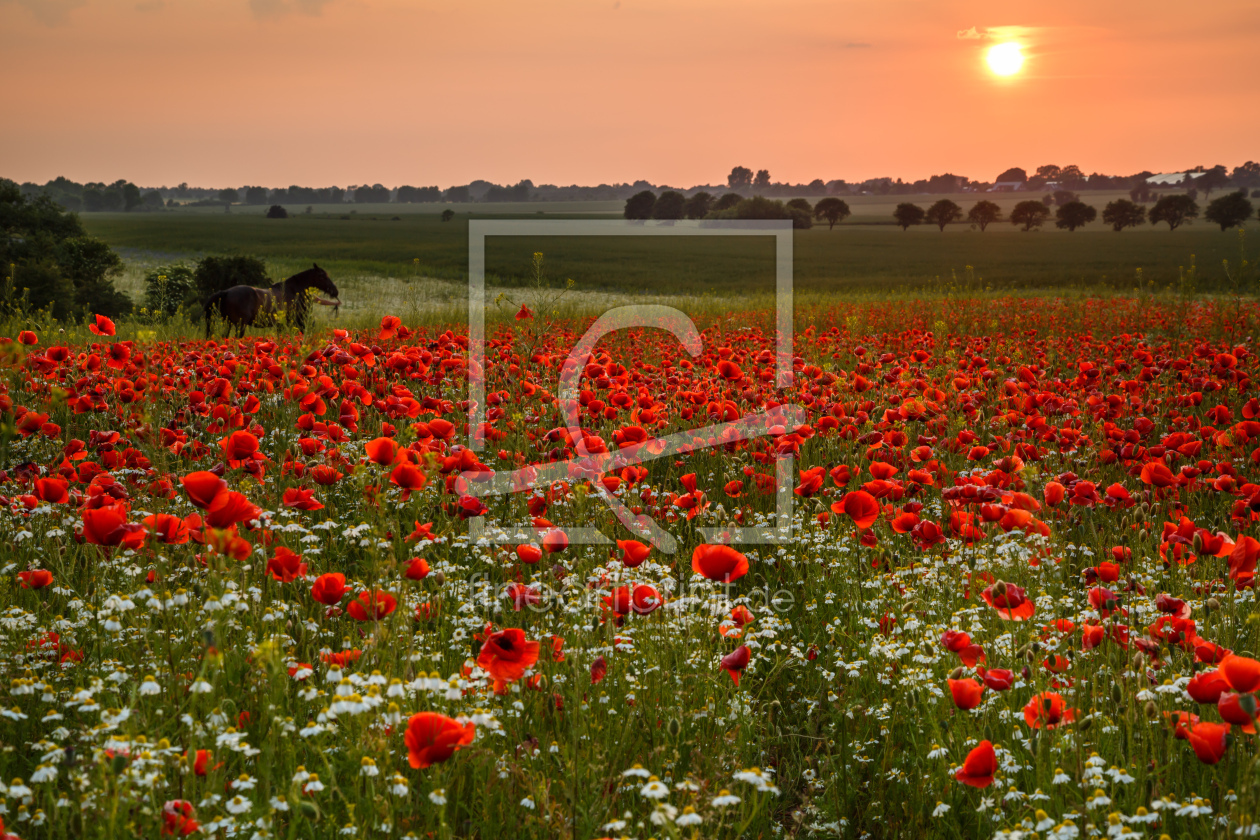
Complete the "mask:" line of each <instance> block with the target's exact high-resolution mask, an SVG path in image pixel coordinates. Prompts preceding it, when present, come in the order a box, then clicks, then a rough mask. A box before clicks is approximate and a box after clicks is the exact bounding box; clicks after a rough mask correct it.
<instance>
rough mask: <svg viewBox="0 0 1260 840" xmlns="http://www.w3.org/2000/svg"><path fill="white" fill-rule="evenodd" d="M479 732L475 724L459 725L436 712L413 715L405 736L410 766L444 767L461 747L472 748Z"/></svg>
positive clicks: (416, 767)
mask: <svg viewBox="0 0 1260 840" xmlns="http://www.w3.org/2000/svg"><path fill="white" fill-rule="evenodd" d="M476 732H477V728H476V726H474V725H473V723H472V721H469V722H468V723H460V722H459V721H457V720H453V719H451V718H448V717H447V716H446V715H440V714H438V713H437V712H421V713H420V714H418V715H412V716H411V718H410V719H409V720H408V721H407V732H406V734H404V735H403V741H404V743H406V745H407V762H408V763H409V764H410V765H411V766H412V767H414V768H415V769H417V770H423V769H424V768H426V767H429V766H430V765H433V764H441V763H442V762H444V761H446V760H447V759H449V758H450V757H451V756H452V755H454V754H455V751H456V750H458V749H459V748H460V747H466V746H468V745H469V744H471V743H472V742H473V737H474V736H475V735H476Z"/></svg>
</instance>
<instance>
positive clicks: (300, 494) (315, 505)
mask: <svg viewBox="0 0 1260 840" xmlns="http://www.w3.org/2000/svg"><path fill="white" fill-rule="evenodd" d="M280 501H281V504H283V505H284V506H285V507H287V508H293V509H294V510H323V509H324V504H323V502H321V501H320V500H319V499H317V498H315V492H314V491H313V490H308V489H306V488H305V487H290V488H288V489H287V490H285V491H284V496H283V498H281V500H280Z"/></svg>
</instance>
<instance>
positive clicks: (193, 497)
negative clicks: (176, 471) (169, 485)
mask: <svg viewBox="0 0 1260 840" xmlns="http://www.w3.org/2000/svg"><path fill="white" fill-rule="evenodd" d="M180 483H181V484H183V485H184V492H185V493H187V494H188V500H189V501H191V502H192V503H193V504H194V505H196V506H197V507H199V508H201V509H202V510H205V509H206V508H208V507H210V505H212V504H214V501H215V499H217V498H218V497H219V496H221V495H223V494H224V493H226V492H227V482H226V481H224V480H223V479H222V478H220V477H219V476H217V475H215V474H214V473H212V472H204V471H203V472H194V473H189V474H188V475H186V476H184V477H183V478H182V479H180Z"/></svg>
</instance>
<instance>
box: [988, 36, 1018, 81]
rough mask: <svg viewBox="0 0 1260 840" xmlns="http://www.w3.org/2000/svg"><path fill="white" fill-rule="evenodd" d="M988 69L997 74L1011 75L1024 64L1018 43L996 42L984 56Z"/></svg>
mask: <svg viewBox="0 0 1260 840" xmlns="http://www.w3.org/2000/svg"><path fill="white" fill-rule="evenodd" d="M985 60H986V61H987V62H988V63H989V69H990V70H992V71H993V72H994V73H996V74H997V75H999V76H1013V75H1015V74H1016V73H1018V72H1019V71H1020V69H1021V68H1022V67H1023V66H1024V53H1023V49H1022V48H1021V47H1020V45H1019V44H1016V43H1014V42H1012V43H1009V44H998V45H997V46H995V47H991V48H990V49H989V52H988V53H987V54H986V56H985Z"/></svg>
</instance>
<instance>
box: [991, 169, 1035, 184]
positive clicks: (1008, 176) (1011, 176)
mask: <svg viewBox="0 0 1260 840" xmlns="http://www.w3.org/2000/svg"><path fill="white" fill-rule="evenodd" d="M993 180H994V182H997V181H1027V180H1028V173H1027V172H1025V171H1024V170H1022V169H1020V168H1019V167H1018V166H1012V167H1011V168H1010V169H1008V170H1006V171H1005V172H1003V173H1002V174H1001V175H999V176H997V177H996V178H994V179H993Z"/></svg>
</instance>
